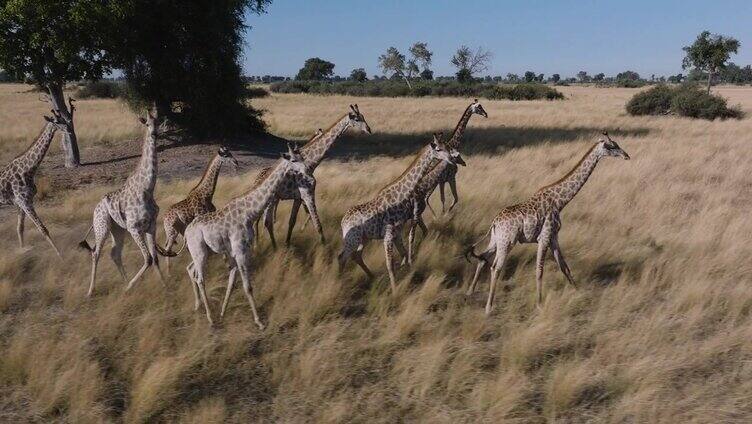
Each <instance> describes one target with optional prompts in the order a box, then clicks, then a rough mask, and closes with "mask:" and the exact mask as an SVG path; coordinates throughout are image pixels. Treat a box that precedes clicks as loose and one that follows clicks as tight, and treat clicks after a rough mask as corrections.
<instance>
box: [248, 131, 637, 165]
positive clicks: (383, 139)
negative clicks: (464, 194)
mask: <svg viewBox="0 0 752 424" xmlns="http://www.w3.org/2000/svg"><path fill="white" fill-rule="evenodd" d="M602 131H603V129H602V128H591V127H576V128H529V127H524V128H523V127H508V126H504V127H495V128H475V129H468V130H467V131H466V132H465V135H464V138H463V142H462V149H461V150H462V152H463V153H464V154H468V155H472V154H495V153H500V152H503V151H505V150H508V149H512V148H517V147H523V146H535V145H539V144H544V143H567V142H572V141H576V140H579V139H592V140H593V141H595V140H597V139H598V137H599V135H600V133H601V132H602ZM450 132H451V129H447V130H445V132H444V134H449V133H450ZM609 133H610V135H611V136H612V137H613V138H614V139H616V140H618V139H619V138H620V137H627V136H628V137H644V136H646V135H647V134H648V133H649V130H648V129H647V128H638V129H630V130H610V131H609ZM429 140H430V134H424V135H421V134H389V133H379V132H378V131H376V132H375V133H374V134H371V135H362V134H356V135H353V134H350V133H347V134H344V135H343V136H342V137H341V138H340V139H339V140H338V141H337V143H336V144H335V145H334V146H332V148H331V150H329V152H328V153H327V156H328V157H330V158H335V159H355V160H363V159H368V158H370V157H373V156H389V157H395V158H396V157H404V156H410V155H413V154H415V152H417V151H418V150H419V149H420V148H422V147H423V146H425V144H426V143H428V141H429ZM287 141H288V140H286V139H284V138H281V137H276V136H273V135H269V136H268V137H266V138H263V139H260V140H258V142H257V143H253V144H256V146H257V148H256V149H254V148H253V147H250V148H243V149H242V150H243V153H241V154H252V155H257V156H261V157H274V158H276V157H278V156H279V153H280V152H282V151H284V150H285V149H286V142H287ZM243 145H244V146H249V145H250V143H243Z"/></svg>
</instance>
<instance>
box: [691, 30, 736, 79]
mask: <svg viewBox="0 0 752 424" xmlns="http://www.w3.org/2000/svg"><path fill="white" fill-rule="evenodd" d="M740 45H741V43H739V40H737V39H735V38H733V37H726V36H723V35H718V34H711V33H710V32H709V31H703V32H701V33H700V34H699V35H698V36H697V39H695V42H694V43H692V45H691V46H685V47H684V48H683V50H684V52H685V53H686V56H685V57H684V60H683V61H682V68H683V69H687V68H695V69H697V70H699V71H701V72H705V73H707V75H708V88H707V89H708V93H710V85H711V82H712V79H713V76H714V75H716V74H717V73H718V72H719V71H720V70H722V69H724V68H725V66H726V62H727V61H728V60H729V57H730V56H731V54H732V53H736V52H737V50H739V46H740Z"/></svg>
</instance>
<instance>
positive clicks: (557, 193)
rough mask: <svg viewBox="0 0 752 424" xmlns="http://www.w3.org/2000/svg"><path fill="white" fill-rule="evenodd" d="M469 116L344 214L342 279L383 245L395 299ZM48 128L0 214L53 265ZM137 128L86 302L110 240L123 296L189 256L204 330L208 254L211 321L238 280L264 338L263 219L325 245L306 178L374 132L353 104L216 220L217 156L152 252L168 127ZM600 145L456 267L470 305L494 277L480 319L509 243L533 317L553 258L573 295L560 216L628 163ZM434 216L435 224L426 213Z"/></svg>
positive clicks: (99, 214)
mask: <svg viewBox="0 0 752 424" xmlns="http://www.w3.org/2000/svg"><path fill="white" fill-rule="evenodd" d="M71 106H72V102H71ZM476 114H477V115H480V116H483V117H488V114H487V113H486V111H485V110H484V109H483V107H482V106H481V105H480V103H478V100H477V99H476V100H475V101H473V102H472V103H471V104H470V105H469V106H468V107H467V108H466V109H465V111H464V112H463V114H462V116H461V118H460V120H459V122H458V123H457V126H456V127H455V129H454V131H453V133H452V135H451V137H449V138H448V139H447V140H446V141H444V140H443V134H442V133H434V134H433V137H432V139H431V141H430V142H428V143H427V144H426V145H425V146H424V147H423V148H421V149H420V150H419V151H418V153H417V154H416V155H415V158H414V160H413V162H412V163H411V164H410V165H409V166H408V167H407V168H406V169H405V171H404V172H403V173H402V174H401V175H400V176H399V177H397V178H396V179H395V180H393V181H391V182H390V183H388V184H387V185H385V186H384V187H383V188H382V189H381V190H379V192H378V193H376V195H375V196H374V197H373V198H372V199H371V200H370V201H368V202H365V203H362V204H359V205H355V206H353V207H351V208H349V209H348V210H347V211H346V212H345V213H344V215H343V217H342V221H341V230H342V239H343V241H342V248H341V250H340V253H339V255H338V257H337V262H338V265H339V268H340V269H342V268H343V267H344V266H345V265H346V264H347V263H348V261H349V260H351V259H352V260H353V261H354V262H355V263H356V264H357V265H358V266H359V267H360V268H361V269H362V270H363V271H364V272H365V273H366V274H367V275H368V276H369V277H370V278H372V277H373V273H372V272H371V270H370V269H369V268H368V266H367V265H366V264H365V262H364V261H363V254H362V253H363V249H364V247H365V245H366V243H367V242H368V241H370V240H382V241H383V244H384V255H385V260H386V268H387V272H388V276H389V282H390V287H391V291H392V293H393V294H394V293H396V292H397V279H396V276H395V262H397V261H396V259H395V257H394V256H395V249H396V250H397V252H398V253H399V254H400V256H401V257H402V261H401V265H405V264H407V265H408V266H409V265H412V263H413V257H414V251H415V249H414V243H415V233H416V228H420V229H421V231H422V232H423V234H424V236H425V234H426V233H427V232H428V228H427V227H426V225H425V223H424V222H423V218H422V215H423V212H424V211H425V209H426V207H428V208H431V206H430V203H429V202H428V199H429V197H430V196H431V194H432V193H433V191H434V190H435V189H436V188H437V187H438V188H439V192H440V198H441V205H442V213H445V212H446V211H447V208H446V207H445V195H444V187H445V184H449V187H450V190H451V192H452V196H453V202H452V204H451V205H450V206H449V208H448V211H451V210H452V209H453V208H454V207H455V206H456V205H457V203H458V201H459V196H458V194H457V181H456V175H457V172H458V169H459V168H458V166H465V165H466V164H465V162H464V160H463V158H462V156H461V154H460V149H461V141H462V136H463V134H464V132H465V128H466V127H467V125H468V122H469V121H470V118H471V117H472V116H473V115H476ZM45 120H46V124H45V126H44V128H43V130H42V133H41V134H40V136H39V137H38V138H37V139H36V141H34V142H33V143H32V144H31V146H30V147H29V148H28V149H27V150H26V152H24V153H23V154H21V155H19V156H18V157H16V158H15V159H13V161H11V162H10V164H8V165H7V166H6V167H5V169H3V170H2V172H0V205H13V206H15V207H16V209H17V211H18V227H17V228H18V240H19V244H20V245H21V247H23V230H24V218H25V217H28V218H29V219H31V220H32V222H34V224H35V225H36V226H37V228H38V229H39V231H40V232H41V233H42V235H43V236H44V237H45V238H46V239H47V241H48V242H49V243H50V245H52V247H53V249H54V250H55V252H56V253H57V254H58V255H60V251H59V250H58V248H57V246H56V245H55V243H54V242H53V240H52V238H51V237H50V235H49V232H48V231H47V228H46V227H45V226H44V224H43V223H42V221H41V219H40V218H39V216H38V215H37V214H36V212H35V210H34V206H33V198H34V195H35V193H36V188H35V184H34V175H35V172H36V170H37V168H38V167H39V164H40V163H41V161H42V159H43V158H44V156H45V154H46V152H47V150H48V149H49V146H50V144H51V142H52V140H53V137H54V135H55V132H56V131H57V130H62V131H66V128H67V126H66V123H65V122H64V120H63V119H62V117H61V116H60V115H59V114H57V113H55V112H54V111H53V116H52V117H47V116H45ZM141 122H142V123H143V124H144V126H145V129H146V130H145V131H146V134H145V136H144V139H143V142H142V147H141V150H142V152H141V158H140V161H139V162H138V165H137V166H136V169H135V170H134V171H133V173H132V174H131V175H130V176H129V177H128V179H127V180H126V181H125V183H124V184H123V186H122V187H121V188H120V189H118V190H115V191H113V192H110V193H108V194H106V195H105V196H104V197H103V198H102V200H101V201H100V202H99V203H98V204H97V205H96V207H95V208H94V212H93V219H92V224H91V227H89V230H88V231H87V233H86V234H85V235H84V238H83V240H82V241H81V242H80V243H79V247H81V248H83V249H85V250H87V251H88V252H90V256H91V278H90V282H89V289H88V291H87V296H92V294H93V293H94V285H95V280H96V274H97V264H98V262H99V256H100V254H101V252H102V249H103V248H104V245H105V242H106V241H107V236H108V235H109V236H110V238H111V240H112V246H111V248H110V257H111V258H112V260H113V262H114V263H115V266H116V267H117V269H118V271H119V273H120V275H121V276H122V278H123V280H124V281H125V282H127V285H126V291H127V290H129V289H131V288H132V287H133V286H134V284H135V283H136V282H137V281H139V280H140V279H141V278H142V277H143V275H144V273H145V272H146V271H147V270H148V269H149V268H150V267H152V266H153V267H154V268H155V269H156V271H157V274H158V276H159V278H160V280H161V281H162V282H163V283H164V277H163V274H162V271H161V269H160V267H159V256H163V257H165V258H166V259H167V267H168V272H169V258H170V257H174V256H177V255H178V254H180V253H181V252H182V251H183V249H184V248H185V247H187V248H188V252H189V254H190V257H191V261H190V263H189V265H188V266H187V268H186V270H187V273H188V277H189V279H190V281H191V282H192V284H191V286H192V288H193V293H194V297H195V304H194V306H195V309H196V310H199V309H200V308H201V306H202V304H203V309H204V312H205V314H206V318H207V320H208V321H209V324H210V325H213V323H214V319H213V316H212V313H211V309H210V307H209V303H208V301H207V296H206V289H205V281H206V268H207V261H208V259H209V256H210V255H212V254H221V255H223V256H224V258H225V260H226V262H227V265H228V268H229V276H228V281H227V287H226V290H225V296H224V300H223V302H222V308H221V310H220V314H219V318H220V320H221V319H222V317H223V316H224V313H225V310H226V308H227V304H228V301H229V299H230V295H231V293H232V289H233V286H234V283H235V279H236V276H237V274H238V273H239V274H240V279H241V281H242V284H243V291H244V293H245V296H246V298H247V300H248V303H249V306H250V308H251V312H252V313H253V319H254V321H255V323H256V325H257V326H258V327H259V328H260V329H263V328H264V324H263V322H262V320H261V318H260V317H259V314H258V311H257V307H256V303H255V299H254V297H253V290H252V286H251V268H252V251H253V248H254V243H255V242H256V241H257V239H258V237H259V233H258V223H259V221H260V220H261V219H262V218H263V221H264V227H265V228H266V231H267V233H268V235H269V238H270V242H271V244H272V246H273V247H275V248H276V240H275V238H274V221H275V216H276V211H277V206H278V204H279V202H280V201H284V200H292V201H293V204H292V209H291V215H290V218H289V224H288V228H287V236H286V238H285V241H286V244H287V245H289V244H290V240H291V237H292V232H293V229H294V227H295V223H296V220H297V214H298V212H299V210H300V207H301V206H303V207H304V209H305V211H306V212H307V214H308V218H309V219H310V220H311V222H312V223H313V226H314V228H315V229H316V231H317V233H318V235H319V238H320V240H321V243H322V244H323V243H325V242H326V239H325V237H324V231H323V229H322V225H321V220H320V218H319V215H318V209H317V205H316V200H315V191H316V184H317V181H316V178H315V177H314V175H313V173H314V171H315V169H316V167H317V166H318V165H319V164H320V163H321V162H322V160H323V159H324V157H325V155H326V153H327V151H328V150H329V149H330V148H331V147H332V145H333V144H334V142H335V141H336V140H337V139H338V138H339V137H340V136H341V135H342V134H343V133H345V131H347V130H348V129H353V130H355V131H358V132H363V133H366V134H370V133H371V128H370V126H369V125H368V123H367V122H366V120H365V117H364V116H363V114H362V113H361V112H360V109H359V108H358V105H350V109H349V111H348V112H347V113H346V114H345V115H344V116H342V118H340V119H339V120H337V121H336V122H335V123H334V124H333V125H332V126H330V127H329V128H328V129H327V130H321V129H319V130H318V131H317V132H316V133H315V134H314V135H313V137H312V138H311V139H309V140H308V142H307V143H306V144H305V145H304V146H302V147H298V146H296V145H293V144H288V147H287V152H285V153H282V154H281V157H280V159H279V160H278V161H277V162H276V163H275V164H274V165H273V166H270V167H268V168H264V169H262V170H261V172H259V174H258V176H257V177H256V179H255V181H254V182H253V183H252V184H251V185H250V188H249V190H248V191H247V192H245V193H244V194H242V195H240V196H237V197H235V198H234V199H232V200H230V201H229V202H228V203H227V204H226V205H224V206H223V207H221V208H220V209H217V208H216V207H215V206H214V204H213V203H212V198H213V196H214V192H215V189H216V186H217V179H218V178H219V173H220V169H221V167H222V166H223V165H224V164H228V163H229V164H233V165H234V167H235V168H237V166H238V164H237V161H236V160H235V158H234V157H233V155H232V153H231V152H230V151H229V149H227V148H226V147H221V148H220V149H219V150H218V151H217V153H216V155H215V156H214V157H213V158H212V159H211V161H210V162H209V164H208V165H207V168H206V170H205V172H204V174H203V175H202V177H201V179H200V180H199V182H198V183H197V184H196V186H195V187H194V188H193V189H192V190H191V191H190V192H189V193H188V195H187V196H186V198H185V199H184V200H182V201H180V202H178V203H176V204H174V205H171V206H170V207H169V208H168V209H167V211H166V213H165V216H164V218H163V226H164V231H165V237H166V243H165V247H164V248H162V247H160V246H159V244H158V243H157V241H156V228H157V215H158V213H159V206H158V205H157V203H156V201H155V199H154V188H155V186H156V183H157V163H158V160H157V140H158V139H159V138H160V136H161V134H162V133H163V132H164V122H162V123H161V124H160V119H159V117H158V116H157V114H156V112H155V111H151V110H150V111H147V113H146V117H145V118H142V119H141ZM603 136H604V137H603V138H601V139H599V140H598V141H597V142H596V143H595V145H594V146H592V147H591V148H590V150H589V151H588V152H587V153H586V154H585V156H584V157H583V158H582V159H581V160H580V162H579V163H578V164H577V165H576V166H575V167H574V168H573V169H572V170H571V171H570V172H569V173H568V174H567V175H565V176H564V177H563V178H562V179H560V180H558V181H557V182H555V183H553V184H551V185H548V186H545V187H543V188H541V189H539V190H538V191H537V192H536V193H535V194H534V195H533V196H532V197H531V198H530V199H529V200H527V201H525V202H523V203H520V204H517V205H513V206H508V207H505V208H503V209H501V211H500V212H499V213H498V214H497V215H496V217H495V218H494V219H493V221H492V223H491V227H490V229H489V230H488V231H487V232H486V234H485V235H484V236H483V237H482V238H481V239H480V240H478V241H477V242H476V243H475V244H473V245H471V246H469V247H468V248H467V249H466V250H465V255H464V256H465V258H466V259H467V260H468V261H470V258H475V259H476V260H477V261H478V263H477V266H476V270H475V273H474V275H473V279H472V281H471V282H470V284H469V286H468V288H467V294H468V295H470V294H472V293H473V291H474V290H475V288H476V286H477V284H478V279H479V277H480V274H481V272H482V271H483V269H484V268H485V267H486V265H489V266H490V282H489V293H488V299H487V302H486V308H485V311H486V314H490V313H491V311H492V306H493V299H494V294H495V289H496V280H497V276H498V273H499V271H500V270H501V269H502V268H503V266H504V263H505V261H506V258H507V256H508V255H509V253H510V251H511V249H512V248H513V247H514V245H515V244H517V243H537V260H536V304H537V305H538V307H540V306H541V303H542V299H543V293H542V291H543V290H542V289H543V265H544V260H545V256H546V253H547V252H548V250H549V249H550V250H551V252H552V253H553V256H554V259H555V261H556V263H557V264H558V265H559V268H560V269H561V271H562V273H563V274H564V276H565V277H566V279H567V281H568V282H569V283H571V284H572V285H575V282H574V279H573V278H572V274H571V271H570V269H569V266H568V265H567V263H566V261H565V260H564V256H563V254H562V252H561V248H560V246H559V240H558V233H559V230H560V229H561V211H562V209H563V208H564V207H565V206H566V205H567V204H568V203H569V202H570V201H571V200H572V199H573V198H574V196H575V195H576V194H577V192H578V191H579V190H580V189H581V188H582V186H583V185H584V184H585V182H586V181H587V180H588V178H589V176H590V175H591V173H592V172H593V170H594V169H595V167H596V165H597V164H598V162H599V161H600V159H602V158H604V157H619V158H622V159H625V160H628V159H629V155H628V154H627V153H626V152H625V151H624V150H622V149H621V148H620V147H619V145H618V144H617V143H616V142H615V141H614V140H612V139H611V137H610V136H609V135H608V133H606V132H605V131H604V132H603ZM431 212H432V213H434V215H435V212H434V211H433V209H432V208H431ZM307 222H308V221H306V223H307ZM405 229H407V232H408V242H407V249H406V248H405V246H404V242H403V232H404V230H405ZM92 230H93V233H94V244H93V245H89V243H88V242H87V241H86V238H87V237H88V235H89V233H90V232H92ZM126 233H127V234H130V236H131V238H133V241H134V242H135V243H136V246H137V247H138V248H139V250H140V251H141V254H142V256H143V260H144V262H143V265H142V266H141V268H140V269H139V270H138V272H137V273H136V274H135V275H134V276H133V277H132V278H131V279H130V280H128V278H127V276H126V272H125V268H124V267H123V262H122V249H123V243H124V241H125V237H126ZM181 236H182V239H183V244H182V246H181V247H180V249H179V250H178V251H177V252H173V251H172V247H173V246H174V244H175V242H176V241H177V239H178V238H179V237H181ZM486 238H488V239H489V243H488V247H487V248H486V249H485V250H484V251H482V252H481V253H476V252H475V247H476V246H477V245H478V244H479V243H480V242H482V241H483V240H485V239H486Z"/></svg>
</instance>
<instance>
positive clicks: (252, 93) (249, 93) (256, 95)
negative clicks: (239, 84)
mask: <svg viewBox="0 0 752 424" xmlns="http://www.w3.org/2000/svg"><path fill="white" fill-rule="evenodd" d="M267 96H269V92H268V91H266V89H265V88H264V87H259V86H249V87H246V89H245V97H246V98H249V99H261V98H264V97H267Z"/></svg>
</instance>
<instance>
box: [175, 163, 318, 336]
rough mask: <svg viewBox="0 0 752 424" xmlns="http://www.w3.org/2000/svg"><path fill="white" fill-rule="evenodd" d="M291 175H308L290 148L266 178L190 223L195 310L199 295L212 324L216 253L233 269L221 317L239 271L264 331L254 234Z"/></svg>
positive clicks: (188, 234)
mask: <svg viewBox="0 0 752 424" xmlns="http://www.w3.org/2000/svg"><path fill="white" fill-rule="evenodd" d="M292 172H301V173H305V172H306V165H305V162H304V161H303V158H302V156H301V155H300V152H298V151H297V150H293V149H290V150H289V153H288V155H287V156H284V157H283V158H282V159H280V161H279V162H278V163H277V165H276V166H274V167H273V168H272V171H271V172H269V173H268V175H267V177H266V178H265V179H264V180H263V181H261V182H260V183H259V184H258V185H256V186H253V187H252V188H251V190H250V191H248V192H247V193H246V194H244V195H241V196H239V197H236V198H235V199H233V200H231V201H230V202H229V203H228V204H227V205H225V206H224V207H222V208H221V209H219V210H217V211H214V212H209V213H206V214H203V215H199V216H197V217H196V218H194V219H193V221H192V222H191V223H190V224H188V227H187V228H186V230H185V240H184V241H185V245H186V246H188V251H189V252H190V254H191V259H192V262H191V263H190V264H189V265H188V268H187V269H188V275H189V276H190V278H191V280H192V281H193V283H194V284H193V291H194V296H195V300H196V302H195V307H196V309H198V308H199V295H200V297H201V300H202V301H203V304H204V309H205V312H206V318H207V319H208V320H209V323H210V324H212V323H213V321H212V316H211V311H210V309H209V305H208V303H207V298H206V290H205V287H204V281H205V270H206V263H207V260H208V257H209V254H211V253H216V254H223V255H225V258H226V259H227V260H228V262H229V268H230V275H229V279H228V282H227V290H226V291H225V299H224V302H223V304H222V311H221V312H220V318H221V317H222V316H224V312H225V309H226V307H227V303H228V301H229V299H230V293H231V292H232V288H233V284H234V282H235V274H236V272H238V271H239V272H240V277H241V279H242V281H243V289H244V291H245V295H246V298H247V299H248V303H249V304H250V306H251V311H252V312H253V318H254V321H255V322H256V324H257V325H258V327H259V328H261V329H263V328H264V325H263V324H262V322H261V320H260V318H259V316H258V312H257V310H256V304H255V300H254V298H253V293H252V290H251V283H250V267H251V256H250V252H251V244H252V242H253V237H254V235H255V234H254V230H253V223H254V222H255V221H256V220H258V218H259V216H260V215H261V213H262V212H263V210H264V209H265V208H266V207H267V206H268V205H269V203H270V202H271V201H272V200H273V199H274V196H275V194H276V193H277V192H278V190H279V187H280V186H281V185H282V183H283V182H284V181H285V180H286V179H287V178H288V177H289V174H290V173H292ZM181 250H182V248H181Z"/></svg>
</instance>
